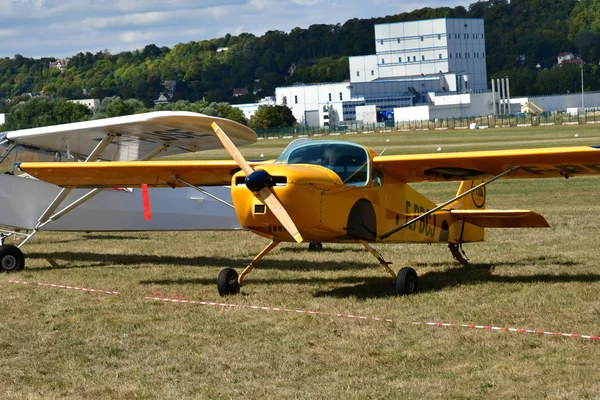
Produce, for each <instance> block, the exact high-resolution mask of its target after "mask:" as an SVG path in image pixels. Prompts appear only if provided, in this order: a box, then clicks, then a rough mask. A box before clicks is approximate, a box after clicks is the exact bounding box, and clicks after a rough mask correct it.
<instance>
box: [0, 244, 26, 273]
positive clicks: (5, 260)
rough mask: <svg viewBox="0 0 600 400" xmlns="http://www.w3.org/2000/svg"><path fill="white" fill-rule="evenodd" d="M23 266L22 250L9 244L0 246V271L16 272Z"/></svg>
mask: <svg viewBox="0 0 600 400" xmlns="http://www.w3.org/2000/svg"><path fill="white" fill-rule="evenodd" d="M23 268H25V256H24V255H23V252H21V250H20V249H19V248H18V247H17V246H13V245H11V244H4V245H2V246H0V271H1V272H18V271H20V270H22V269H23Z"/></svg>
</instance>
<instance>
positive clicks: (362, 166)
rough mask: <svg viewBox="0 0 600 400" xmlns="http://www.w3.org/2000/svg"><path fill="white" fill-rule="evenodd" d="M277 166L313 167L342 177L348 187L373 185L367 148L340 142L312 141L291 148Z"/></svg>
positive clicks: (289, 147)
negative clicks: (309, 165)
mask: <svg viewBox="0 0 600 400" xmlns="http://www.w3.org/2000/svg"><path fill="white" fill-rule="evenodd" d="M275 163H279V164H312V165H320V166H322V167H325V168H328V169H330V170H332V171H333V172H335V173H336V174H338V176H339V177H340V179H341V180H342V181H343V182H344V184H345V185H349V186H364V185H366V184H367V183H368V182H369V154H368V153H367V151H366V150H365V149H364V147H362V146H359V145H357V144H354V143H347V142H337V141H310V142H304V143H299V144H298V145H296V146H288V148H287V149H286V150H285V151H284V152H283V153H282V154H281V156H279V158H278V159H277V161H275Z"/></svg>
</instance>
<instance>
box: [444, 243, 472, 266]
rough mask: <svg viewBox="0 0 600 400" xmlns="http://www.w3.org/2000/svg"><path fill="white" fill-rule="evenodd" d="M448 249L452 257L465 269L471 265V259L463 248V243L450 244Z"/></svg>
mask: <svg viewBox="0 0 600 400" xmlns="http://www.w3.org/2000/svg"><path fill="white" fill-rule="evenodd" d="M448 248H449V249H450V253H452V257H454V259H455V260H456V261H457V262H458V263H459V264H460V265H462V266H463V267H464V266H466V265H467V264H469V257H467V255H466V254H465V251H464V250H463V248H462V243H448Z"/></svg>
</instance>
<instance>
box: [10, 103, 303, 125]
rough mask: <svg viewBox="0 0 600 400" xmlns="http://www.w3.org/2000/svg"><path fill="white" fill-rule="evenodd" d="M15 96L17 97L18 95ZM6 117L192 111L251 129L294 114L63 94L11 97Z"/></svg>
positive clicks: (65, 118)
mask: <svg viewBox="0 0 600 400" xmlns="http://www.w3.org/2000/svg"><path fill="white" fill-rule="evenodd" d="M17 100H18V99H17ZM6 111H8V112H7V115H6V121H5V123H4V125H3V126H2V125H0V127H1V128H2V129H3V130H6V131H12V130H18V129H28V128H36V127H42V126H48V125H58V124H67V123H71V122H81V121H87V120H91V119H99V118H110V117H120V116H124V115H131V114H139V113H144V112H151V111H191V112H196V113H200V114H205V115H210V116H215V117H221V118H227V119H230V120H233V121H236V122H239V123H241V124H244V125H248V126H250V127H251V128H253V129H267V128H282V127H287V126H292V125H294V124H295V123H296V118H295V117H294V115H293V114H292V110H290V109H289V108H288V107H287V106H272V107H268V106H260V107H259V108H258V110H257V111H256V113H255V114H254V115H253V116H252V117H251V118H250V120H248V119H247V118H246V116H245V115H244V113H243V111H242V110H240V109H239V108H236V107H232V105H231V104H229V103H226V102H212V103H209V102H207V101H204V100H202V101H197V102H193V103H192V102H189V101H187V100H179V101H177V102H173V103H169V104H163V105H157V106H154V107H152V108H147V107H146V106H145V105H144V103H143V102H141V101H139V100H137V99H126V100H123V99H121V98H120V97H118V96H112V97H105V98H104V99H102V101H101V102H100V104H99V105H98V107H96V108H94V109H90V108H88V107H87V106H86V105H83V104H79V103H76V102H71V101H68V100H67V99H64V98H58V99H53V98H51V97H45V96H40V97H34V98H31V99H28V100H27V101H22V100H21V101H13V102H11V104H10V105H9V106H8V107H7V110H6Z"/></svg>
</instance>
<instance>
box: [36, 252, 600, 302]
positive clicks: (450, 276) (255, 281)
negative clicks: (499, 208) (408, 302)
mask: <svg viewBox="0 0 600 400" xmlns="http://www.w3.org/2000/svg"><path fill="white" fill-rule="evenodd" d="M29 257H30V258H32V259H46V258H52V259H54V260H68V261H69V262H70V263H71V264H70V265H65V266H60V265H57V264H55V265H54V266H51V267H29V270H31V271H34V270H38V271H51V270H58V269H74V268H93V267H99V266H109V265H118V266H128V265H138V264H142V266H136V267H134V268H145V267H144V265H148V264H152V265H165V266H170V265H179V266H194V267H217V266H218V267H231V268H237V267H240V266H241V265H244V261H247V260H243V259H231V258H222V257H178V256H166V257H164V256H153V255H140V254H129V255H125V254H115V255H111V254H98V253H71V252H61V253H31V254H30V256H29ZM582 264H583V263H581V262H577V261H573V260H569V259H555V258H548V257H536V258H524V259H520V260H516V261H507V262H497V263H494V264H491V263H479V264H478V263H472V264H468V265H467V266H455V265H456V264H454V263H452V262H436V263H427V264H426V263H417V264H415V265H416V266H417V267H433V268H444V270H441V271H429V272H426V273H424V274H422V275H420V276H419V288H420V289H419V290H420V291H421V292H431V291H440V290H443V289H445V288H451V287H455V286H461V285H477V284H481V283H488V282H497V283H540V282H541V283H561V282H588V283H592V282H599V281H600V274H589V273H585V274H576V273H573V271H572V268H573V267H577V266H580V265H582ZM528 265H538V266H554V267H561V268H564V269H565V270H566V272H565V273H559V274H547V273H544V274H532V275H520V276H507V275H497V274H494V271H498V270H500V269H502V268H504V267H520V266H523V267H525V266H528ZM453 266H455V267H453ZM448 267H451V268H448ZM128 268H130V267H128ZM257 269H266V270H282V271H286V270H287V271H309V270H321V271H353V270H364V269H373V270H374V271H376V270H377V268H374V265H373V264H372V263H357V262H344V261H337V262H331V261H327V262H319V261H310V262H309V261H298V260H295V261H288V260H286V261H279V260H264V261H263V262H261V264H260V266H259V267H257ZM374 273H375V272H374ZM290 283H291V284H297V285H307V284H317V285H318V284H323V285H325V284H330V283H336V284H337V286H338V287H336V288H335V289H331V290H324V291H317V292H315V293H314V296H315V297H337V298H347V297H355V298H358V299H369V298H383V297H389V296H395V294H394V289H393V286H392V282H391V280H390V279H389V278H388V277H387V276H386V275H385V274H384V273H383V271H382V274H381V276H373V277H364V276H348V275H345V276H340V277H334V278H315V277H310V278H293V279H286V278H278V279H264V278H258V277H255V276H249V277H248V279H247V281H246V285H247V286H249V287H251V286H252V285H272V284H290ZM140 284H142V285H183V284H193V285H214V284H215V279H204V278H192V279H189V278H188V279H177V278H172V279H162V280H142V281H140Z"/></svg>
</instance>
